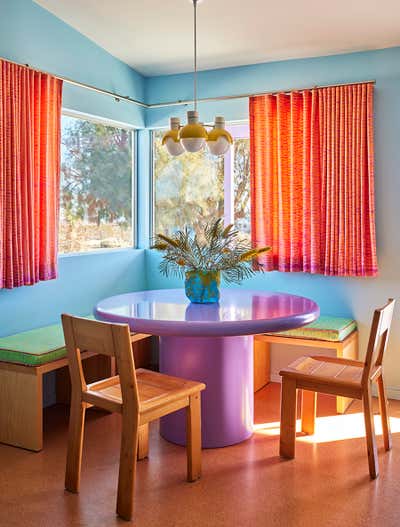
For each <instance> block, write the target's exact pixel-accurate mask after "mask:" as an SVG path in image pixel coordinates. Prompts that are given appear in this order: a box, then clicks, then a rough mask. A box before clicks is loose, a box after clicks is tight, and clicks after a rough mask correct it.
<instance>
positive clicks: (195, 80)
mask: <svg viewBox="0 0 400 527" xmlns="http://www.w3.org/2000/svg"><path fill="white" fill-rule="evenodd" d="M193 8H194V12H193V51H194V64H193V65H194V74H193V80H194V86H193V88H194V89H193V92H194V110H195V111H196V112H197V0H193Z"/></svg>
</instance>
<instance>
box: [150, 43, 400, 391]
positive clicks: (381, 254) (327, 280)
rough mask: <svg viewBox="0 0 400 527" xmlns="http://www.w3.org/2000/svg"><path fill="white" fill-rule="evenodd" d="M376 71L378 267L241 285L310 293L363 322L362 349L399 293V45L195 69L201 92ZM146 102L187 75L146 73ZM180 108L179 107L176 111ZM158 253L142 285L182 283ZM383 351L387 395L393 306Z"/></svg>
mask: <svg viewBox="0 0 400 527" xmlns="http://www.w3.org/2000/svg"><path fill="white" fill-rule="evenodd" d="M370 79H376V99H375V100H376V106H375V145H376V224H377V244H378V259H379V269H380V274H379V277H378V278H369V279H361V278H360V279H358V278H336V277H323V276H317V275H308V274H303V273H278V272H273V273H266V274H264V275H258V276H257V277H256V278H254V279H252V280H249V281H247V282H246V283H245V284H244V287H247V288H259V289H270V290H278V291H279V290H280V291H287V292H291V293H296V294H301V295H305V296H308V297H310V298H313V299H314V300H315V301H317V302H318V304H319V305H320V307H321V311H322V313H325V314H333V315H351V316H354V318H356V319H357V321H358V324H359V327H360V329H361V350H362V352H364V349H365V346H366V341H367V335H368V328H369V325H370V321H371V315H372V310H373V308H374V307H376V306H379V305H382V304H383V303H384V302H385V301H386V299H387V298H388V297H389V296H394V297H400V228H399V225H400V221H399V220H400V207H399V204H398V203H399V196H400V169H399V167H400V148H399V138H400V48H392V49H386V50H380V51H371V52H364V53H354V54H348V55H338V56H332V57H320V58H313V59H305V60H292V61H284V62H275V63H269V64H260V65H254V66H245V67H238V68H229V69H223V70H215V71H206V72H201V73H200V74H199V96H200V97H212V96H218V95H232V94H238V93H254V92H263V91H273V90H285V89H290V88H294V87H299V88H301V87H310V86H313V85H316V84H318V85H324V84H334V83H340V82H352V81H362V80H370ZM146 97H147V101H148V102H151V103H155V102H161V101H172V100H179V99H190V98H191V97H192V77H191V75H187V74H184V75H171V76H165V77H155V78H151V79H149V80H148V81H147V83H146ZM179 110H180V112H179ZM185 111H186V109H185V108H179V107H172V108H170V109H169V108H167V109H152V110H148V111H147V115H146V124H147V126H149V127H159V126H165V125H166V124H167V122H168V117H169V116H170V115H180V116H181V117H184V112H185ZM199 111H200V113H201V118H202V119H203V120H205V121H211V120H212V119H213V116H214V115H215V114H222V115H225V117H226V119H228V120H242V119H247V118H248V103H247V100H238V101H229V102H219V103H212V104H210V103H202V104H200V107H199ZM158 261H159V258H158V255H156V254H154V253H152V252H151V251H147V252H146V262H147V263H146V265H147V269H148V273H147V276H148V285H149V287H150V288H163V287H168V286H170V285H174V286H177V285H179V284H180V282H179V281H177V280H166V279H164V278H163V277H161V276H160V274H159V273H158V271H157V265H158ZM395 316H396V319H395V323H394V328H393V334H392V339H391V342H390V348H389V353H388V358H387V363H386V367H387V378H388V383H389V385H391V387H392V389H391V395H392V396H393V395H399V394H400V358H399V356H398V350H399V349H400V323H399V310H397V312H396V315H395Z"/></svg>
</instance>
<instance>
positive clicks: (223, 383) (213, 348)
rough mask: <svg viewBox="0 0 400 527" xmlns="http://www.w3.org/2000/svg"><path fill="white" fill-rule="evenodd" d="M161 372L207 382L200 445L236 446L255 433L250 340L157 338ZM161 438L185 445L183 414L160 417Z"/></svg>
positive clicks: (248, 338) (230, 338)
mask: <svg viewBox="0 0 400 527" xmlns="http://www.w3.org/2000/svg"><path fill="white" fill-rule="evenodd" d="M160 371H161V372H162V373H166V374H168V375H174V376H176V377H182V378H186V379H188V380H193V381H200V382H204V383H205V384H206V389H205V390H204V391H203V392H201V419H202V446H203V448H216V447H223V446H228V445H233V444H235V443H240V442H241V441H244V440H245V439H247V438H248V437H250V436H251V435H252V433H253V417H254V393H253V337H252V336H245V337H160ZM160 432H161V435H162V437H164V438H165V439H167V440H168V441H171V442H173V443H177V444H178V445H185V444H186V417H185V410H180V411H178V412H175V413H173V414H170V415H168V416H166V417H163V418H162V419H161V424H160Z"/></svg>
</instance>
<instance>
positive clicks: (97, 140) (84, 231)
mask: <svg viewBox="0 0 400 527" xmlns="http://www.w3.org/2000/svg"><path fill="white" fill-rule="evenodd" d="M133 144H134V135H133V131H132V130H131V129H129V128H122V127H119V126H114V125H111V124H109V123H106V122H101V121H95V120H90V119H87V118H81V117H75V116H74V117H72V116H70V115H65V114H64V115H63V116H62V123H61V185H60V186H61V189H60V192H61V196H60V198H61V199H60V228H59V252H60V253H76V252H87V251H93V250H96V249H106V248H118V247H132V246H133V221H132V218H133V210H132V203H133V200H132V195H133V192H132V189H133V185H132V182H133V177H132V176H133Z"/></svg>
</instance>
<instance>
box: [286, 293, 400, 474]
mask: <svg viewBox="0 0 400 527" xmlns="http://www.w3.org/2000/svg"><path fill="white" fill-rule="evenodd" d="M394 304H395V301H394V300H393V299H389V301H388V303H387V304H386V305H385V306H384V307H383V308H381V309H376V310H375V313H374V317H373V320H372V326H371V332H370V337H369V342H368V349H367V355H366V357H365V362H362V361H355V360H351V359H343V358H336V357H321V356H312V357H301V358H299V359H298V360H296V361H295V362H293V363H292V364H291V365H290V366H288V368H285V369H283V370H282V371H281V372H280V375H281V376H282V395H281V437H280V455H281V456H282V457H285V458H294V455H295V440H296V407H297V390H298V389H301V390H302V416H301V419H302V423H301V428H302V432H304V433H306V434H313V433H314V428H315V417H316V392H322V393H328V394H333V395H340V396H343V397H351V398H354V399H361V400H362V402H363V408H364V420H365V429H366V439H367V450H368V464H369V473H370V476H371V478H372V479H374V478H376V477H377V476H378V474H379V467H378V455H377V447H376V438H375V430H374V418H373V412H372V399H371V386H372V382H373V381H376V383H377V385H378V394H379V405H380V413H381V418H382V429H383V441H384V445H385V450H390V448H391V446H392V441H391V435H390V425H389V415H388V409H387V398H386V393H385V386H384V382H383V366H382V361H383V355H384V353H385V350H386V346H387V341H388V336H389V332H390V325H391V322H392V316H393V309H394Z"/></svg>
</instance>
